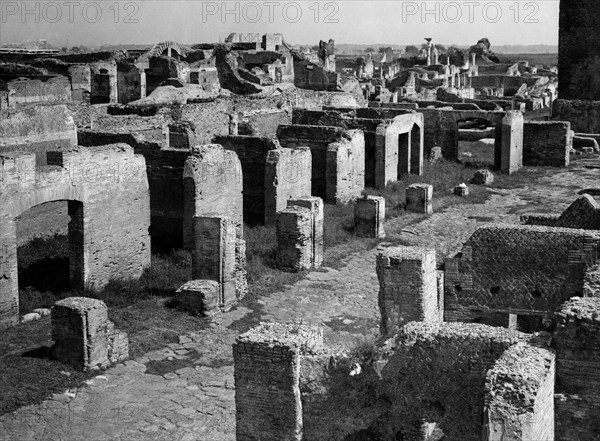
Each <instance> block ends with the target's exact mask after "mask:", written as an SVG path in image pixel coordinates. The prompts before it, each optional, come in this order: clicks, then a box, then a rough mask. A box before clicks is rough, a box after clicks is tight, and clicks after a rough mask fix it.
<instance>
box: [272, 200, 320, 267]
mask: <svg viewBox="0 0 600 441" xmlns="http://www.w3.org/2000/svg"><path fill="white" fill-rule="evenodd" d="M275 227H276V230H277V265H278V266H279V267H280V268H282V269H285V270H290V271H302V270H308V269H310V268H311V267H312V264H313V261H314V260H313V237H312V232H313V216H312V213H311V211H310V210H309V209H308V208H303V207H298V206H292V207H288V208H286V209H285V210H282V211H280V212H279V213H277V218H276V221H275Z"/></svg>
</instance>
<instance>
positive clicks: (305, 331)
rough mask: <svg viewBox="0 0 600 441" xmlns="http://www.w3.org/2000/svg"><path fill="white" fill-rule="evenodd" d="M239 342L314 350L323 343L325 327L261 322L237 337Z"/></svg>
mask: <svg viewBox="0 0 600 441" xmlns="http://www.w3.org/2000/svg"><path fill="white" fill-rule="evenodd" d="M236 341H237V343H258V344H261V343H263V344H265V343H266V344H267V345H269V346H287V347H289V348H294V349H297V350H300V351H302V352H312V351H314V350H315V349H318V348H320V347H322V345H323V329H322V328H315V327H310V326H306V325H301V324H283V323H261V324H260V325H259V326H257V327H255V328H252V329H250V330H249V331H247V332H245V333H244V334H241V335H239V336H238V337H237V340H236Z"/></svg>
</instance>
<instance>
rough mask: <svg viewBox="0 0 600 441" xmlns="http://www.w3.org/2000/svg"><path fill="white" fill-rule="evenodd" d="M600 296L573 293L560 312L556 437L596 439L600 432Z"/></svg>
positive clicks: (573, 440) (556, 335)
mask: <svg viewBox="0 0 600 441" xmlns="http://www.w3.org/2000/svg"><path fill="white" fill-rule="evenodd" d="M598 311H600V298H598V297H583V298H581V297H573V298H571V299H570V300H569V301H567V302H566V303H564V304H563V305H562V307H561V309H560V311H559V312H558V313H557V326H556V331H555V333H554V341H555V344H556V386H555V393H556V395H555V397H556V398H555V402H554V405H555V406H556V413H555V415H556V439H557V440H565V441H593V440H595V439H597V435H598V434H599V433H600V398H599V397H600V316H599V315H598Z"/></svg>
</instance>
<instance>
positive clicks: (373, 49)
mask: <svg viewBox="0 0 600 441" xmlns="http://www.w3.org/2000/svg"><path fill="white" fill-rule="evenodd" d="M369 52H375V48H373V47H368V48H366V49H365V54H368V53H369Z"/></svg>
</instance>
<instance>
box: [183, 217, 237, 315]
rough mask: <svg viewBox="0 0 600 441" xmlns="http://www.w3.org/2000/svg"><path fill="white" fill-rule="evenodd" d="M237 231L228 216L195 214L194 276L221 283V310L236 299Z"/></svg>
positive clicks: (218, 301)
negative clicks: (200, 215)
mask: <svg viewBox="0 0 600 441" xmlns="http://www.w3.org/2000/svg"><path fill="white" fill-rule="evenodd" d="M235 231H236V227H235V224H234V223H233V222H231V221H230V220H229V219H227V218H225V217H198V216H197V217H194V225H193V232H194V248H193V250H192V277H193V278H194V279H196V280H200V279H203V280H213V281H216V282H218V283H219V284H220V290H219V298H218V299H217V301H216V302H215V303H216V304H217V305H218V307H219V308H220V309H221V310H223V309H227V308H229V307H231V305H233V304H234V303H235V301H236V299H237V293H236V291H237V290H236V252H235V248H236V236H235Z"/></svg>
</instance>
